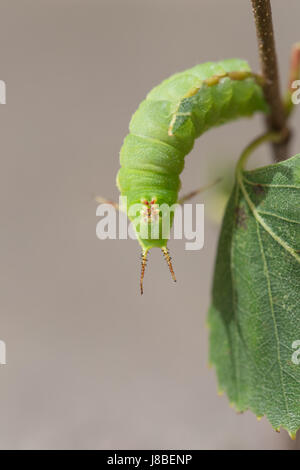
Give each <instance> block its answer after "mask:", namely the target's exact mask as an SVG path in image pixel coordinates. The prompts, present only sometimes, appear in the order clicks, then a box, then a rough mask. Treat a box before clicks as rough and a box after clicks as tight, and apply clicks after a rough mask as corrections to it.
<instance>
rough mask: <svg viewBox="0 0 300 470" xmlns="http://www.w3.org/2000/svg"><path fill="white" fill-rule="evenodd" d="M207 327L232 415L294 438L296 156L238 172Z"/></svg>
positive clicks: (298, 290)
mask: <svg viewBox="0 0 300 470" xmlns="http://www.w3.org/2000/svg"><path fill="white" fill-rule="evenodd" d="M209 325H210V361H211V363H212V364H214V365H215V367H216V370H217V376H218V380H219V387H220V392H223V391H225V392H226V393H227V395H228V397H229V400H230V402H231V403H232V404H233V405H234V407H235V408H236V410H238V411H244V410H246V409H251V410H252V411H253V412H254V413H255V414H256V415H257V416H259V417H260V416H263V415H266V416H267V418H268V420H269V421H270V423H271V425H272V426H273V427H274V428H275V429H279V428H280V427H281V426H282V427H283V428H285V429H286V430H287V431H288V432H289V433H290V435H291V437H295V434H296V431H297V430H298V429H299V428H300V346H299V344H300V343H299V340H300V154H299V155H296V156H295V157H293V158H290V159H289V160H286V161H284V162H281V163H277V164H274V165H269V166H266V167H263V168H259V169H257V170H254V171H243V169H242V168H241V164H239V165H238V169H237V173H236V182H235V187H234V189H233V192H232V195H231V198H230V200H229V203H228V206H227V209H226V212H225V216H224V220H223V226H222V230H221V235H220V240H219V247H218V254H217V260H216V267H215V274H214V284H213V294H212V305H211V307H210V311H209ZM296 341H298V345H297V343H295V342H296ZM295 348H297V349H299V354H298V353H297V350H296V349H295ZM297 362H299V363H297Z"/></svg>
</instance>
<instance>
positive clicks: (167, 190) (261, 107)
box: [117, 59, 268, 293]
mask: <svg viewBox="0 0 300 470" xmlns="http://www.w3.org/2000/svg"><path fill="white" fill-rule="evenodd" d="M267 110H268V109H267V105H266V102H265V100H264V97H263V91H262V80H261V77H259V76H258V75H255V74H253V73H252V72H251V70H250V68H249V66H248V64H247V62H245V61H243V60H239V59H230V60H224V61H222V62H216V63H213V62H207V63H204V64H201V65H196V66H195V67H193V68H191V69H189V70H186V71H184V72H181V73H177V74H175V75H173V76H171V77H170V78H168V79H167V80H165V81H163V82H162V83H161V84H160V85H158V86H157V87H155V88H154V89H153V90H152V91H151V92H150V93H149V94H148V95H147V97H146V99H145V100H144V101H143V102H142V103H141V104H140V106H139V108H138V110H137V111H136V112H135V114H134V115H133V117H132V119H131V122H130V125H129V131H130V133H129V134H128V135H127V136H126V137H125V139H124V143H123V146H122V148H121V152H120V164H121V168H120V170H119V172H118V176H117V186H118V188H119V190H120V192H121V196H126V197H127V214H128V216H129V219H130V220H131V221H134V222H135V228H136V235H137V239H138V241H139V243H140V245H141V247H142V250H143V254H142V272H141V293H143V277H144V272H145V265H146V260H147V253H148V251H149V250H150V249H151V248H154V247H158V248H161V249H162V251H163V253H164V256H165V258H166V260H167V263H168V265H169V268H170V271H171V274H172V276H173V279H174V280H176V279H175V275H174V272H173V268H172V264H171V259H170V257H169V253H168V250H167V241H168V238H167V237H165V236H164V237H162V216H161V213H160V211H159V207H160V206H161V205H162V204H167V205H169V206H172V205H173V204H175V203H177V202H178V192H179V189H180V178H179V175H180V173H181V172H182V170H183V167H184V157H185V155H187V154H188V153H189V152H190V151H191V150H192V148H193V145H194V141H195V139H196V138H197V137H199V136H200V135H201V134H203V133H204V132H205V131H207V130H208V129H210V128H211V127H213V126H219V125H221V124H223V123H225V122H228V121H230V120H232V119H236V118H239V117H243V116H251V115H252V114H253V113H254V112H256V111H262V112H267ZM135 204H139V205H141V209H140V211H139V212H138V216H137V218H136V215H134V216H133V215H132V214H130V208H131V207H132V206H133V205H135ZM172 220H173V218H172V216H171V218H170V227H169V228H171V225H172ZM154 223H156V224H157V223H158V224H159V236H158V237H157V236H156V237H152V236H151V231H150V228H151V226H152V225H153V224H154ZM145 227H146V233H147V236H146V237H145V236H144V235H145ZM142 229H143V230H142Z"/></svg>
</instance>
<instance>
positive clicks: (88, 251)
mask: <svg viewBox="0 0 300 470" xmlns="http://www.w3.org/2000/svg"><path fill="white" fill-rule="evenodd" d="M272 6H273V15H274V24H275V30H276V39H277V47H278V54H279V62H280V66H281V71H282V87H283V89H284V86H285V84H286V81H287V67H288V61H289V53H290V46H291V44H292V43H293V42H295V41H299V39H300V33H299V18H300V3H299V1H298V0H288V1H285V2H283V1H282V0H273V1H272ZM234 56H236V57H241V58H245V59H248V60H249V61H250V64H251V65H252V67H253V68H254V69H256V70H258V69H259V63H258V57H257V47H256V37H255V29H254V25H253V19H252V15H251V8H250V0H249V1H248V0H244V1H240V0H226V1H221V0H151V1H150V0H109V1H108V0H107V1H106V0H98V1H96V0H18V1H16V0H1V1H0V72H1V73H0V79H2V80H5V81H6V84H7V104H6V105H1V106H0V133H1V175H0V178H1V182H0V192H1V196H0V201H1V296H0V302H1V321H0V339H2V340H4V341H5V342H6V346H7V365H5V366H0V416H1V426H0V447H1V448H2V449H55V448H56V449H66V448H68V449H92V448H94V449H108V448H113V449H118V448H119V449H142V448H145V449H151V448H156V449H166V448H171V449H185V448H187V449H255V448H258V449H296V448H297V442H292V441H290V439H289V437H288V436H287V433H286V432H285V431H282V432H281V433H280V434H277V433H275V432H274V431H273V430H272V429H271V426H270V425H269V423H268V422H267V421H266V420H265V418H264V419H262V421H261V422H258V421H257V420H256V417H255V416H254V415H252V414H251V413H250V412H246V413H244V414H243V415H237V414H236V413H235V412H234V411H233V410H232V409H231V408H230V407H229V406H228V401H227V398H226V396H222V397H219V396H218V394H217V383H216V377H215V372H214V370H212V369H209V368H208V330H207V327H206V315H207V310H208V306H209V298H210V289H211V280H212V273H213V264H214V256H215V250H216V243H217V237H218V232H219V225H218V223H216V221H215V219H216V217H215V212H214V209H213V207H214V205H213V204H212V200H213V198H214V197H215V196H214V194H216V191H217V189H214V190H211V191H209V192H207V193H205V194H204V195H203V197H202V196H201V197H200V198H199V199H198V201H199V202H200V201H204V203H205V207H206V219H205V247H204V249H203V250H201V251H199V252H192V251H185V250H184V241H175V242H174V241H173V242H171V243H170V249H171V253H172V255H173V260H174V267H175V271H176V274H177V278H178V282H177V285H174V284H173V283H172V280H171V278H170V275H169V272H168V270H167V267H166V265H165V264H164V261H163V259H162V256H161V253H160V252H159V251H158V250H154V251H153V252H151V254H150V260H149V264H148V267H147V272H146V277H145V294H144V296H143V297H141V296H140V295H139V286H138V279H139V272H140V250H139V246H138V244H137V243H136V242H135V241H132V240H127V241H114V240H110V241H99V240H98V239H97V238H96V235H95V228H96V223H97V220H98V219H97V218H96V213H95V211H96V204H95V202H94V201H93V195H94V194H101V195H104V196H107V197H109V198H113V199H117V197H118V191H117V189H116V187H115V176H116V173H117V170H118V167H119V162H118V153H119V149H120V147H121V144H122V140H123V138H124V136H125V135H126V133H127V129H128V123H129V119H130V117H131V114H132V113H133V112H134V110H135V109H136V108H137V106H138V104H139V102H140V101H141V100H142V99H143V98H144V97H145V95H146V93H147V92H148V91H149V90H150V89H151V88H152V87H153V86H154V85H156V84H157V83H159V82H160V81H161V80H162V79H164V78H166V77H167V76H169V75H171V74H173V73H174V72H176V71H179V70H183V69H185V68H188V67H191V66H193V65H195V64H197V63H201V62H203V61H206V60H219V59H223V58H229V57H234ZM297 126H299V112H298V113H296V114H295V116H294V117H293V127H294V128H296V127H297ZM261 130H262V118H261V117H260V116H257V117H255V118H254V119H253V120H250V121H248V120H244V121H241V122H238V123H233V124H230V125H227V126H226V127H223V128H220V129H217V130H214V131H211V132H210V133H208V134H207V135H205V136H203V137H202V138H201V139H200V140H198V142H197V144H196V146H195V148H194V150H193V152H192V155H191V156H189V157H187V158H186V169H185V170H184V172H183V175H182V180H183V188H184V191H185V192H187V191H190V190H192V189H194V188H197V187H199V186H201V185H203V184H206V183H208V182H210V181H212V179H213V178H214V177H215V176H220V173H221V175H222V172H223V169H224V168H226V167H230V165H232V163H233V162H235V161H236V159H237V158H238V155H239V153H240V152H241V150H242V149H243V147H244V146H245V145H246V144H247V143H248V142H249V141H250V140H251V139H252V138H253V137H255V136H256V135H257V134H258V133H260V132H261ZM299 150H300V137H299V136H298V137H297V138H295V139H294V142H293V149H292V151H293V153H297V151H299ZM268 161H270V154H269V149H268V148H267V147H265V148H264V149H262V151H261V152H260V153H256V155H255V156H254V157H253V158H252V160H251V165H252V166H255V165H259V164H262V163H264V164H265V163H267V162H268ZM217 211H218V209H217V207H216V213H217ZM298 446H299V442H298Z"/></svg>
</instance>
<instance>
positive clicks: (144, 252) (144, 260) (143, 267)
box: [140, 251, 148, 295]
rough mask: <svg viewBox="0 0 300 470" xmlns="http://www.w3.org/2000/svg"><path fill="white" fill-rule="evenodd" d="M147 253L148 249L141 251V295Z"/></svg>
mask: <svg viewBox="0 0 300 470" xmlns="http://www.w3.org/2000/svg"><path fill="white" fill-rule="evenodd" d="M147 254H148V251H143V253H142V269H141V277H140V288H141V295H143V293H144V289H143V281H144V275H145V269H146V265H147Z"/></svg>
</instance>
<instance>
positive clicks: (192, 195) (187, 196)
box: [178, 178, 221, 204]
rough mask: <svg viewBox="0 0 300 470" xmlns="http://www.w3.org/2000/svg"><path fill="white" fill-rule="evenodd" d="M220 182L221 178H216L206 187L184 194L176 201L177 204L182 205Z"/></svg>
mask: <svg viewBox="0 0 300 470" xmlns="http://www.w3.org/2000/svg"><path fill="white" fill-rule="evenodd" d="M220 181H221V178H218V179H217V180H216V181H214V182H213V183H210V184H207V185H206V186H202V187H201V188H198V189H195V190H194V191H191V192H190V193H188V194H185V195H184V196H182V197H181V198H180V199H178V204H184V203H185V202H186V201H188V200H189V199H192V198H193V197H194V196H197V194H200V193H202V192H203V191H206V190H207V189H209V188H212V187H213V186H215V184H217V183H219V182H220Z"/></svg>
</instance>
